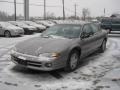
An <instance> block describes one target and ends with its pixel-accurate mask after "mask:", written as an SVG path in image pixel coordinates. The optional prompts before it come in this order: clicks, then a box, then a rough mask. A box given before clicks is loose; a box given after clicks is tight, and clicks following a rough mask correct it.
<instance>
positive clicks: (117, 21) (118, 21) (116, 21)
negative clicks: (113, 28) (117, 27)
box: [112, 19, 120, 24]
mask: <svg viewBox="0 0 120 90" xmlns="http://www.w3.org/2000/svg"><path fill="white" fill-rule="evenodd" d="M112 23H113V24H120V19H113V20H112Z"/></svg>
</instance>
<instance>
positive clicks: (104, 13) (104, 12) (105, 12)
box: [104, 8, 106, 17]
mask: <svg viewBox="0 0 120 90" xmlns="http://www.w3.org/2000/svg"><path fill="white" fill-rule="evenodd" d="M105 14H106V10H105V8H104V17H105Z"/></svg>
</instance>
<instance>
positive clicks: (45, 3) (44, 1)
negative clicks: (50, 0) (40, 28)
mask: <svg viewBox="0 0 120 90" xmlns="http://www.w3.org/2000/svg"><path fill="white" fill-rule="evenodd" d="M44 20H46V0H44Z"/></svg>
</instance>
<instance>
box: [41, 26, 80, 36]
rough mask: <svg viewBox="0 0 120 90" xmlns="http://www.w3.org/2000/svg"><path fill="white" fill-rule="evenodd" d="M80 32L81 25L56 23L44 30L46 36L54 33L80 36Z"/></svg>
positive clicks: (43, 34) (56, 34) (55, 34)
mask: <svg viewBox="0 0 120 90" xmlns="http://www.w3.org/2000/svg"><path fill="white" fill-rule="evenodd" d="M80 32H81V29H80V25H56V26H53V27H51V28H49V29H47V30H46V31H45V32H43V33H42V36H43V37H46V36H51V35H54V36H60V37H65V38H78V37H79V35H80Z"/></svg>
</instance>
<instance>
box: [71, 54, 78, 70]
mask: <svg viewBox="0 0 120 90" xmlns="http://www.w3.org/2000/svg"><path fill="white" fill-rule="evenodd" d="M77 62H78V55H77V54H76V53H74V54H72V56H71V58H70V66H71V69H75V68H76V66H77Z"/></svg>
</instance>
